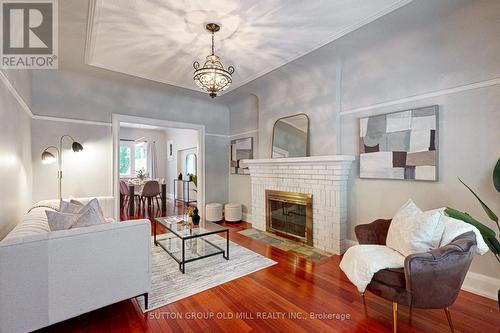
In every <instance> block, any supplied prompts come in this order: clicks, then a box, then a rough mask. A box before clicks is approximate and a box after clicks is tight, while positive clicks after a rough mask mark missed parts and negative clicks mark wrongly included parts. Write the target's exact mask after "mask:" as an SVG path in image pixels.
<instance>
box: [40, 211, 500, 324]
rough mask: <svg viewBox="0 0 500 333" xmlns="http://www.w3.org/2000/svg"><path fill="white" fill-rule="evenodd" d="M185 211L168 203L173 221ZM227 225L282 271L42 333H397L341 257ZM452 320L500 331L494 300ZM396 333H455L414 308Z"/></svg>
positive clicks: (467, 306) (387, 306) (125, 307)
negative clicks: (324, 256) (320, 255)
mask: <svg viewBox="0 0 500 333" xmlns="http://www.w3.org/2000/svg"><path fill="white" fill-rule="evenodd" d="M183 209H184V208H183V207H182V206H175V205H173V203H171V202H170V204H169V213H168V214H169V215H172V213H175V214H179V213H182V211H183ZM138 217H140V216H138ZM226 225H228V226H229V227H230V229H231V232H230V238H231V240H232V241H234V242H236V243H238V244H240V245H242V246H245V247H246V248H249V249H251V250H253V251H255V252H258V253H260V254H262V255H265V256H267V257H269V258H271V259H273V260H275V261H277V262H278V264H277V265H274V266H272V267H270V268H267V269H264V270H261V271H258V272H256V273H253V274H250V275H247V276H245V277H242V278H239V279H237V280H234V281H231V282H228V283H225V284H223V285H221V286H218V287H215V288H212V289H210V290H207V291H204V292H202V293H199V294H196V295H194V296H192V297H189V298H186V299H183V300H180V301H178V302H175V303H172V304H170V305H167V306H164V307H162V308H159V309H157V310H154V311H151V312H150V313H147V314H142V312H141V311H140V310H139V307H138V305H137V303H136V302H135V300H127V301H123V302H119V303H117V304H114V305H110V306H107V307H105V308H102V309H99V310H96V311H93V312H91V313H88V314H84V315H82V316H79V317H77V318H73V319H70V320H67V321H65V322H62V323H59V324H56V325H53V326H51V327H49V328H47V329H45V330H44V331H47V332H289V333H292V332H293V333H295V332H392V304H391V303H390V302H388V301H385V300H383V299H381V298H379V297H376V296H375V295H373V294H370V293H368V292H367V293H366V295H365V297H364V298H363V297H361V295H360V294H359V293H358V292H357V290H356V288H355V287H354V286H353V285H352V284H351V283H350V282H349V281H348V280H347V278H346V276H345V275H344V274H343V273H342V271H341V270H340V269H339V266H338V265H339V262H340V259H341V257H339V256H333V257H331V258H330V259H328V260H326V261H324V262H321V263H313V262H310V261H307V260H305V259H302V258H298V257H297V256H295V255H294V254H292V253H289V252H286V251H283V250H280V249H277V248H274V247H272V246H269V245H265V244H263V243H261V242H259V241H257V240H254V239H251V238H248V237H246V236H243V235H240V234H238V233H237V232H238V231H239V230H242V229H245V228H248V227H249V226H250V225H249V224H248V223H245V222H242V223H238V224H226ZM335 314H336V315H337V318H333V319H332V318H328V316H332V315H334V316H335ZM451 315H452V319H453V324H454V326H455V332H482V333H490V332H500V311H499V309H498V305H497V303H496V302H495V301H493V300H489V299H486V298H483V297H480V296H477V295H474V294H471V293H468V292H465V291H462V292H461V293H460V295H459V297H458V299H457V301H456V302H455V304H454V305H453V306H452V307H451ZM342 318H343V319H342ZM398 332H450V330H449V327H448V323H447V321H446V316H445V313H444V311H443V310H420V309H413V310H412V315H411V317H410V316H409V311H408V308H407V307H404V306H400V307H399V322H398Z"/></svg>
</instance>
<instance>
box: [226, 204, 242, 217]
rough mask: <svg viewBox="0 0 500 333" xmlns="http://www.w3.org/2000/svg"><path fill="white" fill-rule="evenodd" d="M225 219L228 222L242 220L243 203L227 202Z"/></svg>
mask: <svg viewBox="0 0 500 333" xmlns="http://www.w3.org/2000/svg"><path fill="white" fill-rule="evenodd" d="M224 219H225V220H226V221H227V222H240V221H241V204H239V203H227V204H226V205H225V206H224Z"/></svg>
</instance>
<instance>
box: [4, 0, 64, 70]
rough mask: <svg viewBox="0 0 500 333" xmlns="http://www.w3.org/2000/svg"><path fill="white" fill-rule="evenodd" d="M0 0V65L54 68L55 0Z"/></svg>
mask: <svg viewBox="0 0 500 333" xmlns="http://www.w3.org/2000/svg"><path fill="white" fill-rule="evenodd" d="M0 1H1V14H0V17H1V18H2V24H1V29H2V32H1V36H2V42H1V66H0V67H1V68H9V69H57V66H58V57H57V51H58V24H57V23H58V22H57V19H58V15H57V14H58V12H57V0H31V1H26V0H24V1H21V0H0Z"/></svg>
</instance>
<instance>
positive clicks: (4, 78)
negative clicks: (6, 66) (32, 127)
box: [0, 70, 33, 118]
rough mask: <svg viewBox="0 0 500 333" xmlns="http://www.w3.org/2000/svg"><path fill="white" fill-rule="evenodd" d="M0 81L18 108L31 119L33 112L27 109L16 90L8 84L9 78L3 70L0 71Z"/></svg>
mask: <svg viewBox="0 0 500 333" xmlns="http://www.w3.org/2000/svg"><path fill="white" fill-rule="evenodd" d="M0 80H1V81H2V82H3V83H4V84H5V86H6V87H7V89H8V90H9V91H10V93H11V94H12V96H13V97H14V98H15V99H16V101H17V103H19V106H21V108H22V109H23V110H24V112H26V114H27V115H28V116H29V117H31V118H33V112H32V111H31V108H30V107H29V105H28V103H26V101H25V100H24V98H22V97H21V95H20V94H19V92H17V89H16V88H15V87H14V86H13V85H12V83H10V80H9V78H8V77H7V75H5V73H4V71H3V70H0Z"/></svg>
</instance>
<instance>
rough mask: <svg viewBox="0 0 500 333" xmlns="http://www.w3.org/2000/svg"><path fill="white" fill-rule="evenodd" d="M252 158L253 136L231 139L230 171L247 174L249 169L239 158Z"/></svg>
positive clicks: (236, 173)
mask: <svg viewBox="0 0 500 333" xmlns="http://www.w3.org/2000/svg"><path fill="white" fill-rule="evenodd" d="M252 158H253V138H252V137H249V138H242V139H236V140H232V141H231V173H232V174H235V175H249V174H250V170H249V169H248V167H247V166H245V165H243V163H242V162H241V160H246V159H252Z"/></svg>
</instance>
